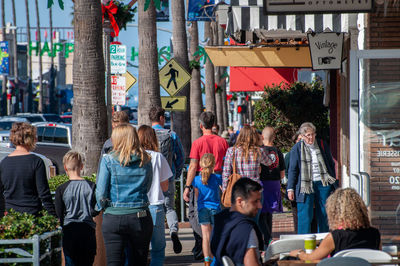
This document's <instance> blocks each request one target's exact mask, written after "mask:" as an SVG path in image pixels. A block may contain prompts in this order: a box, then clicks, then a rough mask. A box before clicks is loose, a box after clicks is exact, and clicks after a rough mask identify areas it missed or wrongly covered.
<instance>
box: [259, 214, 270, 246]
mask: <svg viewBox="0 0 400 266" xmlns="http://www.w3.org/2000/svg"><path fill="white" fill-rule="evenodd" d="M258 226H259V228H260V230H261V232H262V234H263V237H264V245H266V246H268V244H269V241H270V240H271V239H272V213H269V212H262V213H260V218H259V219H258Z"/></svg>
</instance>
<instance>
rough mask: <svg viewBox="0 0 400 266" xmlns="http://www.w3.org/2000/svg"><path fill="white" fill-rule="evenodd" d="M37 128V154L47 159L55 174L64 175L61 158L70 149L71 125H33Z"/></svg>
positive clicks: (47, 123) (45, 123)
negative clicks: (52, 165) (53, 166)
mask: <svg viewBox="0 0 400 266" xmlns="http://www.w3.org/2000/svg"><path fill="white" fill-rule="evenodd" d="M33 125H34V126H36V128H37V137H38V142H37V143H36V149H35V150H34V151H35V152H37V153H40V154H43V155H45V156H46V157H48V158H49V159H50V160H51V161H52V162H53V164H54V165H55V167H56V173H57V174H63V173H65V171H64V167H63V162H62V160H63V157H64V155H65V154H66V153H67V152H68V151H69V150H70V149H71V147H72V125H71V124H64V123H51V122H50V123H49V122H41V123H34V124H33Z"/></svg>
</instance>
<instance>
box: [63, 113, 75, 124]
mask: <svg viewBox="0 0 400 266" xmlns="http://www.w3.org/2000/svg"><path fill="white" fill-rule="evenodd" d="M60 117H61V118H62V120H63V121H64V123H66V124H72V115H60Z"/></svg>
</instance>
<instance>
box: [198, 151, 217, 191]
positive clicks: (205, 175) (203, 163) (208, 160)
mask: <svg viewBox="0 0 400 266" xmlns="http://www.w3.org/2000/svg"><path fill="white" fill-rule="evenodd" d="M214 166H215V157H214V155H213V154H212V153H205V154H204V155H203V156H201V159H200V167H201V182H202V183H203V184H204V185H207V184H208V179H209V178H210V175H211V174H212V173H213V172H214Z"/></svg>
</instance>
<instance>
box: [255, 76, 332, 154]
mask: <svg viewBox="0 0 400 266" xmlns="http://www.w3.org/2000/svg"><path fill="white" fill-rule="evenodd" d="M323 97H324V89H323V86H322V84H321V82H319V81H314V82H312V83H303V82H295V83H292V84H290V85H289V84H282V83H281V84H279V85H275V86H273V87H266V88H265V92H264V94H263V96H262V99H261V100H260V101H257V102H256V104H255V107H254V117H255V126H256V127H257V128H258V129H263V128H264V127H265V126H272V127H273V128H275V133H276V139H275V145H276V146H278V147H279V148H280V149H281V150H282V151H289V150H290V149H291V147H292V146H293V142H292V136H293V135H294V134H295V133H296V131H297V130H298V129H299V127H300V125H301V124H302V123H304V122H312V123H313V124H314V125H315V126H316V128H317V135H318V136H319V137H320V138H323V139H324V140H326V141H328V137H329V119H328V108H327V107H325V106H324V105H323Z"/></svg>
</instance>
